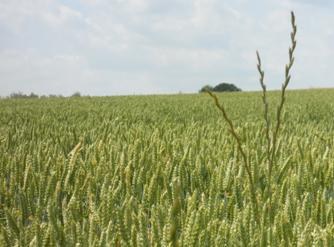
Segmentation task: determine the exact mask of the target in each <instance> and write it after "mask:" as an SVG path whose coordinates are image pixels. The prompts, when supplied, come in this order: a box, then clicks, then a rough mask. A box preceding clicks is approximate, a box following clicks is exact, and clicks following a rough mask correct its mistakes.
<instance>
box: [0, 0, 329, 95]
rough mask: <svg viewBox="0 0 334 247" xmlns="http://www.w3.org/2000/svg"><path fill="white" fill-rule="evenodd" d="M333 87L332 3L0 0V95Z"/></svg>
mask: <svg viewBox="0 0 334 247" xmlns="http://www.w3.org/2000/svg"><path fill="white" fill-rule="evenodd" d="M291 10H293V11H294V12H295V15H296V23H297V27H298V32H297V49H296V53H295V57H296V59H295V64H294V67H293V69H292V71H291V74H292V79H291V82H290V85H289V88H291V89H297V88H318V87H334V59H333V58H334V1H332V0H318V1H312V0H262V1H260V0H253V1H250V0H248V1H246V0H191V1H190V0H168V1H167V0H67V1H66V0H1V1H0V96H5V95H9V94H10V93H13V92H23V93H30V92H34V93H37V94H40V95H42V94H62V95H71V94H73V93H74V92H76V91H79V92H81V93H82V94H84V95H87V94H89V95H124V94H129V95H132V94H164V93H179V92H183V93H193V92H197V91H198V90H199V89H200V88H201V87H202V86H204V85H206V84H210V85H213V86H214V85H216V84H218V83H221V82H229V83H233V84H235V85H236V86H238V87H239V88H241V89H243V90H244V91H247V90H251V91H254V90H260V84H259V81H258V72H257V70H256V50H259V52H260V55H261V58H262V64H263V69H264V70H265V82H266V84H267V87H268V89H269V90H270V89H278V88H280V87H281V84H282V81H283V79H284V67H285V64H286V63H287V62H288V47H289V45H290V31H291V25H290V11H291Z"/></svg>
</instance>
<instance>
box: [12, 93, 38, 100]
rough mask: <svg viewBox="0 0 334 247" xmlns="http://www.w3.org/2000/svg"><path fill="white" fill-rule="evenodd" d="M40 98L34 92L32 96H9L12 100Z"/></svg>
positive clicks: (13, 94) (15, 94)
mask: <svg viewBox="0 0 334 247" xmlns="http://www.w3.org/2000/svg"><path fill="white" fill-rule="evenodd" d="M38 97H39V96H38V95H37V94H35V93H33V92H31V93H30V94H24V93H22V92H15V93H11V94H10V95H9V98H11V99H32V98H38Z"/></svg>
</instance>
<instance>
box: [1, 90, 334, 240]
mask: <svg viewBox="0 0 334 247" xmlns="http://www.w3.org/2000/svg"><path fill="white" fill-rule="evenodd" d="M278 97H279V95H278V93H277V94H276V93H275V92H271V93H269V100H270V102H271V107H272V108H271V109H274V107H273V106H274V105H276V101H278ZM219 98H220V100H221V102H224V104H225V106H226V110H227V112H228V113H229V115H230V117H231V118H232V119H233V121H234V123H235V125H236V127H237V130H238V133H239V134H240V135H241V137H242V138H243V140H244V143H245V146H244V148H245V150H246V151H247V153H248V154H249V155H250V157H251V165H252V172H253V174H254V184H255V186H256V194H257V198H258V202H259V206H260V217H261V219H260V225H258V224H257V223H256V220H255V219H254V215H253V211H252V209H251V203H250V201H249V197H248V196H247V195H248V194H249V188H248V182H247V177H246V173H245V170H244V167H243V165H242V160H241V157H240V154H238V151H237V147H236V143H235V141H234V139H233V138H232V137H231V135H230V134H229V133H228V128H227V126H226V124H225V122H224V120H223V118H222V116H221V113H220V112H219V111H218V110H217V109H216V107H215V106H214V104H213V101H212V99H211V98H210V97H209V96H208V95H207V94H198V95H175V96H128V97H125V96H124V97H91V98H88V97H81V98H65V99H57V98H55V99H31V100H29V99H28V100H20V99H19V100H1V101H0V225H1V228H0V232H1V235H0V241H1V243H0V245H1V246H7V245H8V246H15V245H17V244H20V245H22V246H28V245H29V244H30V245H31V246H43V245H44V246H53V245H58V246H75V245H76V244H78V245H77V246H105V245H109V246H169V245H170V246H177V245H178V246H224V244H225V245H226V246H246V245H251V246H260V245H263V246H265V245H267V243H268V241H270V242H271V243H272V246H280V245H282V246H285V245H287V246H288V245H298V246H311V245H312V244H314V245H315V246H321V245H323V246H333V245H334V154H333V151H334V149H333V144H334V100H333V99H334V90H301V91H288V92H287V102H286V105H285V113H284V117H283V119H284V121H283V125H282V129H281V132H280V135H279V149H278V151H277V154H276V160H277V168H275V172H274V173H273V181H274V184H273V187H272V191H273V193H272V198H273V206H272V207H273V212H274V224H273V226H272V231H273V232H272V238H271V239H269V237H270V235H269V230H268V229H269V227H268V224H269V222H268V220H267V216H266V214H267V211H266V209H265V208H266V207H265V205H267V202H265V201H262V200H261V198H262V195H263V193H264V189H265V187H266V182H267V181H266V179H265V173H266V171H267V170H266V169H267V165H266V156H265V153H266V143H265V141H266V140H265V129H264V120H263V106H262V100H261V93H257V92H256V93H230V94H229V93H227V94H219ZM275 109H276V108H275ZM274 116H275V112H274V111H273V112H272V117H273V118H274ZM262 208H263V210H262Z"/></svg>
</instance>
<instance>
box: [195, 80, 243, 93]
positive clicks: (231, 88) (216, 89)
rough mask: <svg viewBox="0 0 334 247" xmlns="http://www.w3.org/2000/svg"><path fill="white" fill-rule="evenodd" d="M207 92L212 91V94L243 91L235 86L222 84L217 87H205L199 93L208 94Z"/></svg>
mask: <svg viewBox="0 0 334 247" xmlns="http://www.w3.org/2000/svg"><path fill="white" fill-rule="evenodd" d="M207 91H211V92H240V91H241V89H240V88H238V87H237V86H235V85H234V84H230V83H225V82H224V83H220V84H218V85H216V86H215V87H212V86H210V85H205V86H204V87H202V88H201V90H200V91H199V92H200V93H203V92H207Z"/></svg>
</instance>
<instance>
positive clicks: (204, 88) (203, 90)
mask: <svg viewBox="0 0 334 247" xmlns="http://www.w3.org/2000/svg"><path fill="white" fill-rule="evenodd" d="M212 90H213V87H212V86H210V85H205V86H204V87H202V88H201V89H200V90H199V92H200V93H205V92H207V91H212Z"/></svg>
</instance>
